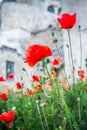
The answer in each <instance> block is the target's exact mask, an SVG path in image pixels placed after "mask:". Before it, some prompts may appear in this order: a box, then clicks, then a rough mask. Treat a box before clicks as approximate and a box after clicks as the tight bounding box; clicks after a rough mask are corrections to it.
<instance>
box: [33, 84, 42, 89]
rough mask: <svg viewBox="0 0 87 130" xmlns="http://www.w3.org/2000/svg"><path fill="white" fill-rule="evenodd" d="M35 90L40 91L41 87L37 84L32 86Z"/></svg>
mask: <svg viewBox="0 0 87 130" xmlns="http://www.w3.org/2000/svg"><path fill="white" fill-rule="evenodd" d="M34 89H35V90H41V89H42V85H41V84H37V85H35V86H34Z"/></svg>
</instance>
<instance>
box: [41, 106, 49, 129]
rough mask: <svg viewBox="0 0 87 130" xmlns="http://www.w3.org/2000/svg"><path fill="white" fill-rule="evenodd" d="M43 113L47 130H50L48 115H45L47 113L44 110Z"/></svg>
mask: <svg viewBox="0 0 87 130" xmlns="http://www.w3.org/2000/svg"><path fill="white" fill-rule="evenodd" d="M42 112H43V116H44V119H45V122H46V127H47V130H50V129H49V126H48V122H47V119H46V115H45V112H44V108H42Z"/></svg>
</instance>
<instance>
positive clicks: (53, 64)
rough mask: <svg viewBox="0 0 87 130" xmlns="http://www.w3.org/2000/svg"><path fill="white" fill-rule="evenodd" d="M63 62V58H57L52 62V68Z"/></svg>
mask: <svg viewBox="0 0 87 130" xmlns="http://www.w3.org/2000/svg"><path fill="white" fill-rule="evenodd" d="M61 61H62V57H55V58H54V59H53V61H52V62H51V64H52V66H55V65H58V64H60V62H61Z"/></svg>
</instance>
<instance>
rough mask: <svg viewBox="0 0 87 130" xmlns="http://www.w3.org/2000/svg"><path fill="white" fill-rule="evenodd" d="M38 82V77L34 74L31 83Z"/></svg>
mask: <svg viewBox="0 0 87 130" xmlns="http://www.w3.org/2000/svg"><path fill="white" fill-rule="evenodd" d="M39 81H40V76H39V75H36V74H34V75H32V80H31V82H39Z"/></svg>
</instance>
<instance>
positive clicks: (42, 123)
mask: <svg viewBox="0 0 87 130" xmlns="http://www.w3.org/2000/svg"><path fill="white" fill-rule="evenodd" d="M37 110H38V114H39V117H40V122H41V126H42V130H45V129H44V126H43V121H42V118H41V114H40V109H39V106H38V103H37Z"/></svg>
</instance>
